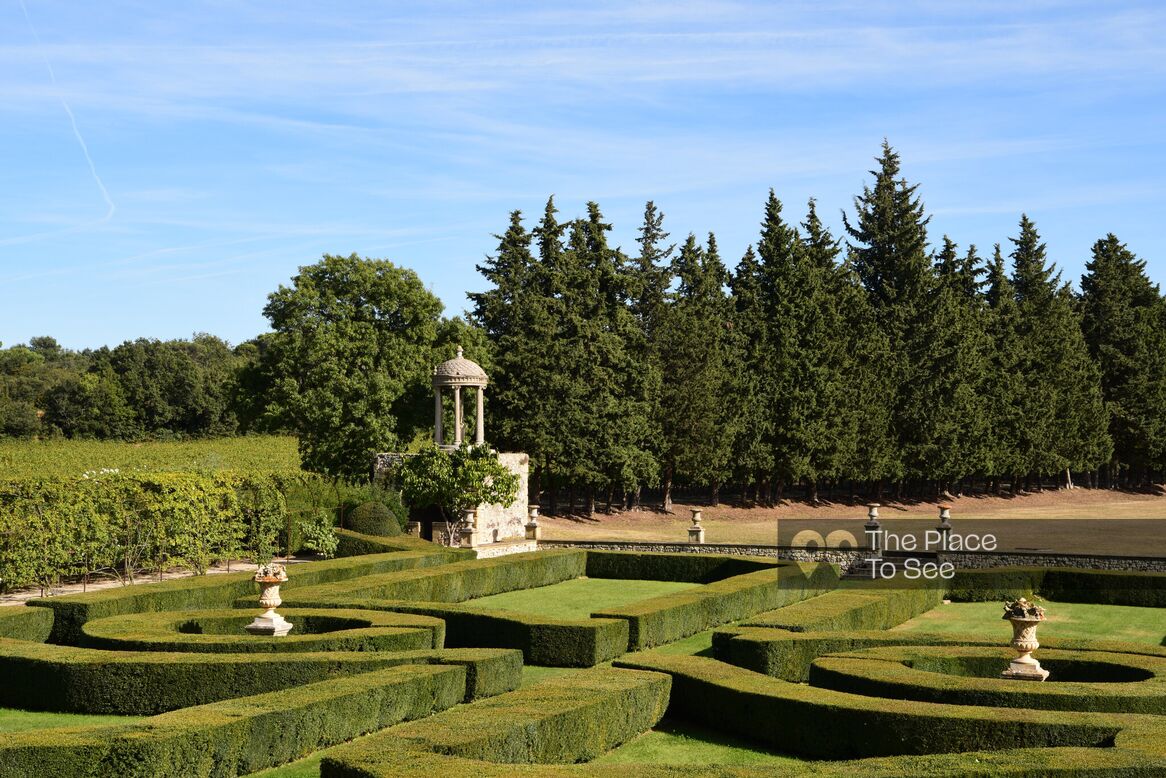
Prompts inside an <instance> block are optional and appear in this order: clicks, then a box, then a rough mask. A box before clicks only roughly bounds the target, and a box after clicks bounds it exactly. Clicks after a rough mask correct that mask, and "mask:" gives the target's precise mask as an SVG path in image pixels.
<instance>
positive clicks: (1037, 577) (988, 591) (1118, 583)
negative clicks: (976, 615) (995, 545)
mask: <svg viewBox="0 0 1166 778" xmlns="http://www.w3.org/2000/svg"><path fill="white" fill-rule="evenodd" d="M1033 594H1040V595H1041V596H1043V597H1047V598H1048V599H1050V600H1056V601H1058V602H1087V603H1098V604H1102V605H1135V606H1141V607H1145V608H1166V573H1139V572H1125V571H1120V570H1085V569H1078V568H1070V567H997V568H990V569H986V570H961V569H957V570H956V573H955V577H954V578H953V579H952V581H951V583H950V584H949V586H948V597H949V598H950V599H952V600H955V601H957V602H988V601H992V600H1005V599H1015V598H1017V597H1031V596H1032V595H1033Z"/></svg>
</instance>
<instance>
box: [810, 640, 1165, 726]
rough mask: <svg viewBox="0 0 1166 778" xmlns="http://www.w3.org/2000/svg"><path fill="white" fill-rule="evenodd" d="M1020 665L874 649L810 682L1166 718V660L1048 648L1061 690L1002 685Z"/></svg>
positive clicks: (933, 698)
mask: <svg viewBox="0 0 1166 778" xmlns="http://www.w3.org/2000/svg"><path fill="white" fill-rule="evenodd" d="M1014 658H1015V654H1014V652H1012V651H1009V650H1008V649H1006V648H995V647H974V648H970V647H951V646H944V647H942V648H936V647H921V646H907V647H883V648H869V649H865V650H861V651H852V652H847V653H841V654H835V655H831V656H824V657H819V658H818V659H815V660H814V661H813V663H812V665H811V666H810V676H809V680H810V685H811V686H816V687H818V688H823V689H834V690H835V691H840V692H850V693H852V694H861V695H864V696H868V697H889V698H892V699H900V700H918V701H920V702H937V703H948V704H953V705H979V706H989V707H1005V708H1029V709H1039V710H1067V711H1093V712H1112V713H1152V714H1157V715H1162V714H1166V658H1161V657H1150V656H1138V655H1131V654H1111V653H1105V652H1099V651H1058V650H1056V649H1044V648H1042V649H1041V657H1040V661H1041V665H1042V666H1043V667H1044V669H1046V670H1048V671H1049V672H1050V673H1051V676H1050V677H1051V678H1052V679H1053V680H1054V681H1056V682H1055V683H1027V684H1026V683H1017V682H1016V681H1013V680H1010V679H1007V678H1001V677H1000V672H1001V670H1003V669H1004V668H1006V667H1007V666H1008V663H1009V661H1011V660H1012V659H1014ZM1110 680H1112V681H1115V682H1105V681H1110ZM1090 681H1093V682H1090Z"/></svg>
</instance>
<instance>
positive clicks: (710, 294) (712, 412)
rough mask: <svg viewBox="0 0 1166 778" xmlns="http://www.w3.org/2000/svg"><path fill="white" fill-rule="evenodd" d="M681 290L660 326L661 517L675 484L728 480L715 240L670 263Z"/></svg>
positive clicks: (686, 248) (686, 249) (720, 273)
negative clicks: (726, 472) (707, 250)
mask: <svg viewBox="0 0 1166 778" xmlns="http://www.w3.org/2000/svg"><path fill="white" fill-rule="evenodd" d="M673 273H674V274H675V275H676V277H677V279H678V281H679V285H678V287H677V289H676V291H675V292H674V293H673V294H672V295H671V304H670V305H669V306H668V308H667V310H666V312H665V314H664V316H663V318H662V321H661V332H662V336H663V341H664V342H666V343H667V344H668V346H667V348H665V349H664V350H663V351H662V352H661V367H662V370H663V375H664V382H663V387H662V392H661V402H660V407H661V412H662V413H661V443H662V445H661V465H662V467H663V485H664V510H665V511H671V510H672V486H673V483H674V480H676V479H678V478H679V479H683V480H684V481H686V482H687V483H690V484H697V485H709V484H715V483H717V482H719V480H720V479H722V478H723V477H724V474H723V470H724V468H725V467H726V465H727V460H728V451H729V446H728V445H727V441H728V440H730V438H729V436H728V435H727V434H726V431H725V430H724V429H723V426H722V422H723V414H722V413H721V410H720V409H721V408H722V407H723V405H724V404H725V388H726V385H727V382H728V375H727V372H726V368H727V366H726V364H725V351H726V345H727V337H726V333H725V314H726V306H725V303H724V292H723V287H724V282H725V270H724V266H723V265H722V264H721V262H720V258H719V256H717V254H716V240H715V238H713V237H712V236H710V251H709V252H706V251H704V250H703V249H702V248H701V246H700V244H698V243H697V242H696V236H694V235H692V234H691V233H690V234H689V236H688V239H687V240H686V241H685V242H684V245H683V246H682V247H681V249H680V253H679V254H678V255H677V257H676V260H675V261H674V262H673Z"/></svg>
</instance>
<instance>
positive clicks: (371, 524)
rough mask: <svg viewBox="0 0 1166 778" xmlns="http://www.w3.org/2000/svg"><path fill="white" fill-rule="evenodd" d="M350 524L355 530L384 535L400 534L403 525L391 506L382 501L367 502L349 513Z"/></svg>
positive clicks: (362, 532)
mask: <svg viewBox="0 0 1166 778" xmlns="http://www.w3.org/2000/svg"><path fill="white" fill-rule="evenodd" d="M348 525H349V527H350V528H351V529H352V531H353V532H359V533H360V534H362V535H380V536H382V537H385V536H392V535H400V534H401V525H400V523H399V522H398V521H397V517H396V516H394V515H393V512H392V511H391V510H389V507H388V506H387V505H385V504H384V503H380V502H365V503H361V504H360V505H358V506H356V507H355V508H353V509H352V513H350V514H348Z"/></svg>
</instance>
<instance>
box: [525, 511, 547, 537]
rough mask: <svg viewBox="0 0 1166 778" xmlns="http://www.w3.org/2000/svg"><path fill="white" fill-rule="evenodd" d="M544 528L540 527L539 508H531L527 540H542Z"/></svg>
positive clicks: (527, 526) (527, 524)
mask: <svg viewBox="0 0 1166 778" xmlns="http://www.w3.org/2000/svg"><path fill="white" fill-rule="evenodd" d="M542 534H543V528H542V527H540V526H539V525H538V506H537V505H532V506H530V521H528V522H527V523H526V539H527V540H541V539H542Z"/></svg>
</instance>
